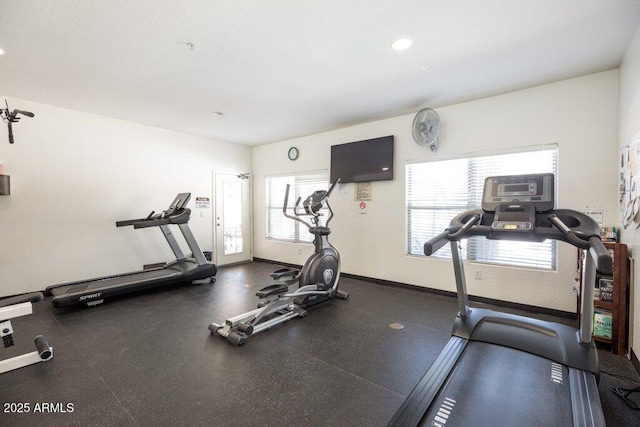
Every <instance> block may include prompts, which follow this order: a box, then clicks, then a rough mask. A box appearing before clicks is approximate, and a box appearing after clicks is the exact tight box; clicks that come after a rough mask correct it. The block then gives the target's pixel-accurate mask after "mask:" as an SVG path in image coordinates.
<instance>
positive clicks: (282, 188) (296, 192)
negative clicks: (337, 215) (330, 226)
mask: <svg viewBox="0 0 640 427" xmlns="http://www.w3.org/2000/svg"><path fill="white" fill-rule="evenodd" d="M328 180H329V174H328V173H327V172H326V171H323V172H314V173H306V174H304V175H288V176H270V177H266V179H265V189H266V192H267V194H266V197H265V201H266V221H267V223H266V234H267V236H266V237H267V239H274V240H283V241H286V242H309V243H310V242H313V235H312V234H311V233H309V230H307V228H306V227H305V226H304V225H302V224H300V223H299V222H297V221H294V220H292V219H290V218H287V217H285V216H284V214H283V213H282V208H283V206H284V195H285V192H286V189H287V184H289V185H291V188H290V189H289V200H288V202H287V207H288V209H287V212H288V213H289V214H293V206H294V205H295V203H296V200H297V199H298V197H301V198H302V200H303V201H304V199H305V198H306V197H307V196H310V195H311V194H312V193H313V192H314V191H316V190H327V189H328ZM301 210H302V202H300V209H299V210H298V211H299V212H300V211H301ZM327 212H328V210H327V209H326V208H323V209H321V210H320V213H321V214H322V215H323V216H324V217H325V218H326V215H327Z"/></svg>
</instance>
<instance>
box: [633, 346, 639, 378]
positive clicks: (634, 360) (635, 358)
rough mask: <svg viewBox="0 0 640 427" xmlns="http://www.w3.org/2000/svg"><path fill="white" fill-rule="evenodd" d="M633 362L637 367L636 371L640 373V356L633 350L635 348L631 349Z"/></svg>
mask: <svg viewBox="0 0 640 427" xmlns="http://www.w3.org/2000/svg"><path fill="white" fill-rule="evenodd" d="M631 363H632V364H633V367H634V368H636V372H637V373H638V375H640V360H638V357H637V356H636V354H635V353H634V352H633V349H631Z"/></svg>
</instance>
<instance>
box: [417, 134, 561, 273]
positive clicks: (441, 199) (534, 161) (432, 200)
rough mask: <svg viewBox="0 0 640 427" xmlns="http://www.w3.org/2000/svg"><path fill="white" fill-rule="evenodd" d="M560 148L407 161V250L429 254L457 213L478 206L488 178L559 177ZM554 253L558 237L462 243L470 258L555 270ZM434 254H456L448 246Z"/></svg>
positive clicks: (420, 254) (474, 239)
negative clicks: (426, 250) (428, 244)
mask: <svg viewBox="0 0 640 427" xmlns="http://www.w3.org/2000/svg"><path fill="white" fill-rule="evenodd" d="M557 151H558V150H557V147H556V146H555V145H553V146H544V147H537V148H530V149H528V150H527V151H520V152H506V153H505V152H502V153H497V154H493V155H486V154H483V155H477V156H468V157H464V158H455V159H448V160H434V161H427V162H420V163H418V162H416V163H409V164H407V253H408V254H409V255H419V256H424V251H423V245H424V243H425V242H426V241H427V240H429V239H430V238H432V237H434V236H436V235H438V234H440V233H442V232H443V231H444V229H445V228H446V227H447V226H448V225H449V223H450V222H451V219H453V217H454V216H456V215H457V214H459V213H460V212H463V211H465V210H469V209H476V208H479V207H480V206H481V203H482V190H483V187H484V179H485V178H486V177H488V176H493V175H516V174H525V173H546V172H552V173H554V174H555V175H556V176H557V163H558V154H557ZM556 185H557V182H556ZM555 251H556V245H555V241H545V242H541V243H529V242H512V241H505V240H488V239H486V238H484V237H472V238H470V239H465V240H463V241H462V254H463V257H464V258H465V259H468V260H469V261H474V262H481V263H488V264H499V265H509V266H517V267H528V268H538V269H548V270H555V268H556V265H555V264H556V261H555V260H556V254H555ZM435 256H439V257H451V251H450V249H449V246H448V245H447V246H445V247H443V248H442V249H440V251H438V252H437V253H436V255H435Z"/></svg>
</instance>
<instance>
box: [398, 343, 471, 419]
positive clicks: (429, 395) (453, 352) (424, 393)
mask: <svg viewBox="0 0 640 427" xmlns="http://www.w3.org/2000/svg"><path fill="white" fill-rule="evenodd" d="M467 343H468V341H467V340H465V339H462V338H459V337H451V339H450V340H449V342H448V343H447V345H446V346H445V348H444V349H443V350H442V352H441V353H440V355H438V358H437V359H436V360H435V361H434V362H433V364H432V365H431V367H429V369H428V370H427V372H425V374H424V375H423V376H422V378H421V379H420V381H419V382H418V384H417V385H416V386H415V387H414V389H413V390H412V391H411V393H410V394H409V396H407V398H406V400H405V401H404V402H403V403H402V406H400V409H398V411H397V412H396V414H395V415H394V416H393V418H391V420H390V421H389V423H388V424H387V425H388V426H416V425H418V424H419V423H420V420H421V419H422V417H423V416H424V415H425V413H426V412H427V409H428V408H429V406H431V403H432V402H433V399H435V397H436V395H437V394H438V392H439V391H440V388H441V387H442V385H443V384H444V382H445V381H446V380H447V378H448V376H449V373H450V372H451V371H452V370H453V367H454V365H455V364H456V363H457V361H458V359H459V358H460V356H461V355H462V352H463V351H464V349H465V347H466V346H467Z"/></svg>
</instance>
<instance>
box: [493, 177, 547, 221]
mask: <svg viewBox="0 0 640 427" xmlns="http://www.w3.org/2000/svg"><path fill="white" fill-rule="evenodd" d="M502 203H514V204H529V205H535V207H536V211H538V212H544V211H548V210H551V209H553V208H554V204H555V200H554V176H553V174H551V173H544V174H530V175H507V176H490V177H488V178H486V179H485V181H484V192H483V195H482V209H484V210H485V211H488V212H494V211H495V210H496V207H497V206H498V205H499V204H502Z"/></svg>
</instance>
